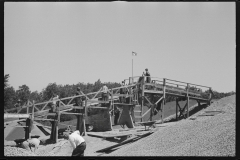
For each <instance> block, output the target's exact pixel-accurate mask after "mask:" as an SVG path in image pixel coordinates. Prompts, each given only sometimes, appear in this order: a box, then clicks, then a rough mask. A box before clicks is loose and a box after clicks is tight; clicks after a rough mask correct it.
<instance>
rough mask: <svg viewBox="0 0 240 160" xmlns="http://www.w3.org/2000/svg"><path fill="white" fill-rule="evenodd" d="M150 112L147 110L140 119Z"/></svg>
mask: <svg viewBox="0 0 240 160" xmlns="http://www.w3.org/2000/svg"><path fill="white" fill-rule="evenodd" d="M150 110H151V108H149V109H148V110H147V111H146V112H145V113H144V114H143V115H142V116H141V117H144V116H145V115H146V114H147V113H148V112H149V111H150Z"/></svg>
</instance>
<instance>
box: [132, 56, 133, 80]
mask: <svg viewBox="0 0 240 160" xmlns="http://www.w3.org/2000/svg"><path fill="white" fill-rule="evenodd" d="M132 80H133V58H132Z"/></svg>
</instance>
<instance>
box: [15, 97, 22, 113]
mask: <svg viewBox="0 0 240 160" xmlns="http://www.w3.org/2000/svg"><path fill="white" fill-rule="evenodd" d="M20 106H21V100H20V99H18V101H17V103H16V104H15V105H14V107H15V108H17V112H18V111H19V110H20V108H19V107H20Z"/></svg>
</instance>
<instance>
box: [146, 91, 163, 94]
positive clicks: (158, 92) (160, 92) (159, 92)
mask: <svg viewBox="0 0 240 160" xmlns="http://www.w3.org/2000/svg"><path fill="white" fill-rule="evenodd" d="M144 93H154V94H163V91H155V90H144Z"/></svg>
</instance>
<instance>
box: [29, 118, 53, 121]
mask: <svg viewBox="0 0 240 160" xmlns="http://www.w3.org/2000/svg"><path fill="white" fill-rule="evenodd" d="M34 120H35V121H56V120H54V119H46V118H35V119H34Z"/></svg>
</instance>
